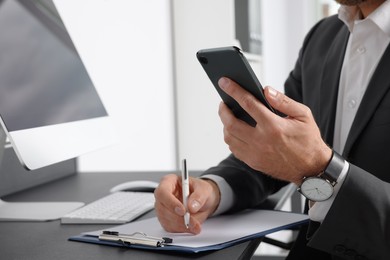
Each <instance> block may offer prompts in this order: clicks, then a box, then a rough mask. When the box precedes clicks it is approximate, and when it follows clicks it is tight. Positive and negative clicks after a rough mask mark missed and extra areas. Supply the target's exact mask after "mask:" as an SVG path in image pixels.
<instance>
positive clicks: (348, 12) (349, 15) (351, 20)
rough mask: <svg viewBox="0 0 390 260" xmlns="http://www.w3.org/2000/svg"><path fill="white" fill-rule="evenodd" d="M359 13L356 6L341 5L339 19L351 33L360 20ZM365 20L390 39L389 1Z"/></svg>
mask: <svg viewBox="0 0 390 260" xmlns="http://www.w3.org/2000/svg"><path fill="white" fill-rule="evenodd" d="M361 17H362V16H361V13H360V11H359V9H358V8H357V7H356V6H345V5H341V6H340V8H339V19H340V20H341V21H343V22H344V23H345V25H346V26H347V27H348V29H349V31H350V32H352V31H353V27H354V25H355V23H356V22H357V21H358V20H360V19H361ZM365 19H369V20H371V21H372V22H374V23H375V24H376V25H377V26H378V27H379V28H380V29H381V30H382V31H383V32H384V33H385V34H386V35H387V36H389V37H390V1H385V2H384V3H383V4H382V5H380V6H379V7H378V8H377V9H376V10H375V11H374V12H372V13H371V14H370V15H369V16H368V17H366V18H365Z"/></svg>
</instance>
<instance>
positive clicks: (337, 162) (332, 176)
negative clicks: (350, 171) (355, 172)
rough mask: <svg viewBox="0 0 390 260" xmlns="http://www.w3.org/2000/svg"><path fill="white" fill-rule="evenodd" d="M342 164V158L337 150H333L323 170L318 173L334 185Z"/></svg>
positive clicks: (341, 169)
mask: <svg viewBox="0 0 390 260" xmlns="http://www.w3.org/2000/svg"><path fill="white" fill-rule="evenodd" d="M344 164H345V160H344V158H343V157H341V155H339V154H338V153H337V152H335V151H333V154H332V158H331V159H330V161H329V164H328V166H327V167H326V169H325V170H324V172H323V173H322V174H320V177H321V178H324V179H326V180H328V181H329V182H330V183H331V184H332V185H333V186H334V185H336V183H337V179H338V178H339V176H340V174H341V172H342V171H343V168H344Z"/></svg>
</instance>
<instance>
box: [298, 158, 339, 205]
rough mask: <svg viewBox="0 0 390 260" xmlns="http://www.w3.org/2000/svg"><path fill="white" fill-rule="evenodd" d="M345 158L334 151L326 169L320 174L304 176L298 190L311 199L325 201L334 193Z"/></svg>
mask: <svg viewBox="0 0 390 260" xmlns="http://www.w3.org/2000/svg"><path fill="white" fill-rule="evenodd" d="M344 164H345V160H344V159H343V157H341V156H340V155H339V154H338V153H336V152H334V151H333V154H332V158H331V159H330V162H329V164H328V166H327V167H326V169H325V170H324V171H323V172H321V173H320V174H319V175H318V176H313V177H304V178H303V181H302V184H301V185H300V186H299V188H298V191H299V192H300V193H301V194H302V195H303V196H305V197H306V198H307V199H309V200H311V201H315V202H317V201H325V200H327V199H329V198H330V197H331V196H332V195H333V189H334V186H335V185H336V184H337V179H338V177H339V176H340V174H341V172H342V170H343V168H344Z"/></svg>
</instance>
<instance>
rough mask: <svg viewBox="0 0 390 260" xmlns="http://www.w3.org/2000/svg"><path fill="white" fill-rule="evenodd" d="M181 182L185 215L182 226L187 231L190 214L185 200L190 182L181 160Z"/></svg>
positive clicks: (185, 162)
mask: <svg viewBox="0 0 390 260" xmlns="http://www.w3.org/2000/svg"><path fill="white" fill-rule="evenodd" d="M181 182H182V183H181V188H182V194H183V205H184V208H185V209H186V213H185V214H184V224H185V225H186V227H187V229H188V228H189V224H190V213H189V212H188V205H187V200H188V196H189V195H190V182H189V176H188V169H187V161H186V159H183V165H182V169H181Z"/></svg>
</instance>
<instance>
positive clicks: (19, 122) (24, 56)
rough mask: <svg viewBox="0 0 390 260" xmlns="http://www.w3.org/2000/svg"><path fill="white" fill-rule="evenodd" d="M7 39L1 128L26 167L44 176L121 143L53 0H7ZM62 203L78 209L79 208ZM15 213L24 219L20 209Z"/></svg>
mask: <svg viewBox="0 0 390 260" xmlns="http://www.w3.org/2000/svg"><path fill="white" fill-rule="evenodd" d="M0 35H1V37H0V117H1V120H0V122H1V126H2V128H3V130H4V132H5V133H6V135H7V137H8V140H9V142H10V143H11V145H12V147H13V149H14V150H15V152H16V154H17V156H18V158H19V160H20V162H21V163H22V164H23V166H24V167H25V168H27V169H29V170H34V169H38V168H41V167H44V166H47V165H50V164H54V163H57V162H61V161H64V160H67V159H70V158H75V157H77V156H79V155H82V154H85V153H88V152H91V151H94V150H97V149H99V148H102V147H105V146H108V145H110V144H113V143H114V142H115V134H114V132H113V127H112V123H111V121H110V118H109V116H108V114H107V112H106V109H105V108H104V106H103V103H102V102H101V100H100V98H99V96H98V93H97V91H96V89H95V87H94V85H93V83H92V80H91V78H90V77H89V75H88V73H87V70H86V68H85V67H84V65H83V62H82V61H81V59H80V57H79V55H78V53H77V51H76V48H75V46H74V45H73V43H72V40H71V38H70V36H69V34H68V33H67V30H66V28H65V26H64V24H63V23H62V21H61V18H60V16H59V14H58V12H57V11H56V7H55V4H54V3H53V2H52V1H51V0H17V1H16V0H0ZM0 135H1V133H0ZM0 140H1V138H0ZM1 146H2V148H1V149H3V148H4V145H3V144H1ZM0 155H1V152H0ZM0 174H1V173H0ZM7 204H8V203H5V202H4V201H0V218H2V217H3V218H5V219H7V218H10V219H13V218H12V216H8V214H9V213H10V212H7V211H9V210H7V209H5V208H4V207H5V206H7ZM54 204H55V207H56V208H58V205H60V204H59V203H54ZM54 204H53V203H49V206H50V207H51V206H53V205H54ZM62 204H63V205H64V210H65V211H69V210H71V209H69V207H70V208H72V205H70V204H68V205H66V204H64V203H62ZM31 205H32V204H29V205H22V204H21V205H20V207H21V208H23V207H24V209H26V208H28V207H31ZM3 206H4V207H3ZM8 206H10V204H8ZM79 206H80V203H78V204H77V205H76V204H74V205H73V207H79ZM24 209H22V211H23V214H26V211H25V210H24ZM11 211H12V212H15V214H16V215H18V212H17V210H15V209H14V205H13V206H12V210H11ZM34 211H37V212H38V211H41V213H40V214H39V217H38V218H41V215H42V214H44V212H47V213H48V214H49V215H51V217H50V218H58V217H61V214H63V213H58V214H57V215H58V216H56V217H53V214H52V212H49V211H50V209H44V210H39V209H37V210H34ZM4 215H5V217H4ZM15 218H16V219H20V216H15ZM26 218H28V217H26V216H24V217H23V216H22V217H21V219H22V220H23V219H26ZM35 220H39V219H35ZM42 220H44V219H42Z"/></svg>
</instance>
